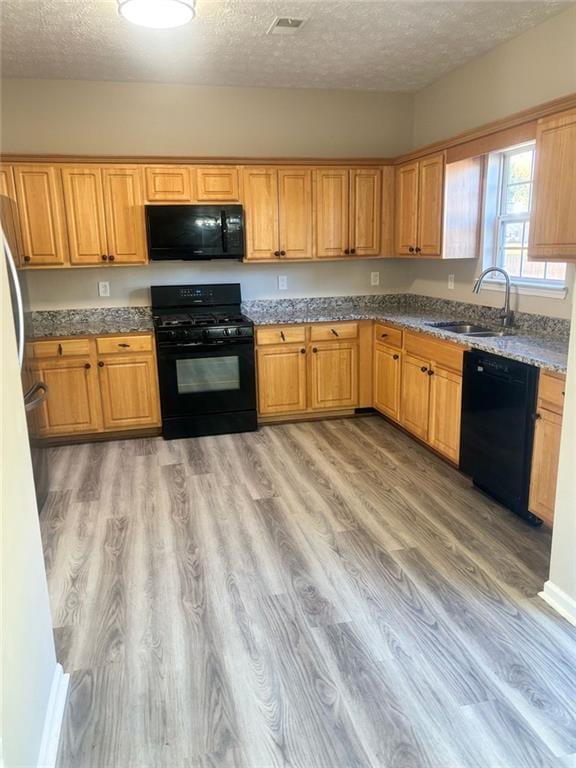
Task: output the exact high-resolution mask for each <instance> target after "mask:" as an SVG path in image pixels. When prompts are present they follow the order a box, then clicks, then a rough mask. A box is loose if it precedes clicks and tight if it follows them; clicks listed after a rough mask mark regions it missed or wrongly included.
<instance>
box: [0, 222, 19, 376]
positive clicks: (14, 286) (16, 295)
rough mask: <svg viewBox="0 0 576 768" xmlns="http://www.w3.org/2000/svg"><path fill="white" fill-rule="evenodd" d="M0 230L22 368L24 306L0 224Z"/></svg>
mask: <svg viewBox="0 0 576 768" xmlns="http://www.w3.org/2000/svg"><path fill="white" fill-rule="evenodd" d="M0 232H1V233H2V243H3V245H4V254H5V256H6V261H7V263H8V271H9V272H10V278H11V280H12V286H13V289H14V296H15V297H16V311H17V315H18V326H17V328H16V341H17V345H18V362H19V364H20V368H22V362H23V360H24V307H23V304H22V292H21V291H20V282H19V280H18V273H17V272H16V264H15V262H14V257H13V256H12V251H11V250H10V245H9V243H8V240H7V238H6V235H5V234H4V230H3V229H2V228H1V225H0Z"/></svg>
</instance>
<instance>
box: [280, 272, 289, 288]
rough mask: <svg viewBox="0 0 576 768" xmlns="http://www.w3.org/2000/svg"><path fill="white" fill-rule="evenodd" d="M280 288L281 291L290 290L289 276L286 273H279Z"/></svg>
mask: <svg viewBox="0 0 576 768" xmlns="http://www.w3.org/2000/svg"><path fill="white" fill-rule="evenodd" d="M278 290H279V291H287V290H288V277H287V276H286V275H278Z"/></svg>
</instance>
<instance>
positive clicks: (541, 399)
mask: <svg viewBox="0 0 576 768" xmlns="http://www.w3.org/2000/svg"><path fill="white" fill-rule="evenodd" d="M565 385H566V381H565V378H564V377H563V376H559V375H553V374H548V373H541V374H540V382H539V385H538V411H537V418H536V425H535V431H534V447H533V450H532V475H531V479H530V500H529V503H528V506H529V509H530V511H531V512H533V513H534V514H535V515H538V517H541V518H542V519H543V520H544V522H546V523H548V524H549V525H552V522H553V520H554V507H555V504H556V482H557V479H558V463H559V460H560V437H561V433H562V415H563V411H564V388H565Z"/></svg>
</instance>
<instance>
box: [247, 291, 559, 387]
mask: <svg viewBox="0 0 576 768" xmlns="http://www.w3.org/2000/svg"><path fill="white" fill-rule="evenodd" d="M354 298H355V299H357V298H359V297H354ZM376 298H385V297H366V299H368V300H369V301H365V302H363V301H341V300H336V301H334V302H333V303H332V302H328V301H327V300H311V301H310V302H309V303H308V304H306V303H305V302H304V301H303V300H296V301H293V302H291V301H290V300H289V299H284V300H280V301H275V302H273V301H270V302H263V301H259V302H248V303H246V304H245V306H244V310H245V312H246V313H247V314H248V316H249V317H250V319H251V320H252V321H253V322H254V324H255V325H275V324H279V323H316V322H317V323H321V322H336V321H346V320H379V321H382V322H389V323H393V324H394V325H397V326H399V327H401V328H404V329H406V330H412V331H420V332H424V333H428V334H429V335H431V336H434V337H436V338H439V339H443V340H445V341H451V342H457V343H460V344H465V345H467V346H468V347H471V348H474V349H481V350H483V351H485V352H491V353H493V354H496V355H503V356H504V357H509V358H511V359H513V360H519V361H521V362H524V363H529V364H531V365H536V366H538V367H539V368H543V369H545V370H548V371H553V372H557V373H565V372H566V368H567V361H568V332H569V326H570V324H569V321H565V320H558V319H556V318H547V317H544V316H539V315H526V314H525V313H518V314H517V315H516V327H515V329H514V332H513V335H510V336H497V337H489V338H478V337H473V336H464V335H462V334H457V333H452V332H450V331H446V330H442V329H440V328H436V327H434V324H436V323H441V322H450V321H454V320H464V321H469V322H474V323H481V324H483V325H487V326H488V327H491V328H494V329H496V328H498V310H496V311H494V310H493V309H492V308H488V307H478V306H477V305H468V304H463V303H461V302H448V301H444V300H434V299H431V300H429V299H427V297H409V300H408V301H406V300H404V301H397V302H392V301H388V302H377V301H373V300H374V299H376ZM389 298H404V299H406V297H389ZM446 305H447V306H446Z"/></svg>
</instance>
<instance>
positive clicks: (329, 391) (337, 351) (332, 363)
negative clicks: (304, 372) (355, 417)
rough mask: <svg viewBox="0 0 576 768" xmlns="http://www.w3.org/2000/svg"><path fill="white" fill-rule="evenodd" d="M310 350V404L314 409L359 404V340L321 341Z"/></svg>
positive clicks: (348, 406) (350, 406)
mask: <svg viewBox="0 0 576 768" xmlns="http://www.w3.org/2000/svg"><path fill="white" fill-rule="evenodd" d="M310 350H311V355H310V391H311V400H310V406H311V407H312V408H313V409H315V410H326V409H335V408H354V407H356V406H357V405H358V344H355V343H346V342H335V343H330V344H318V345H316V346H313V347H311V348H310Z"/></svg>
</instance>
